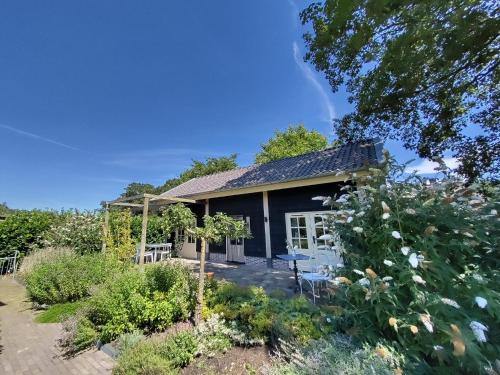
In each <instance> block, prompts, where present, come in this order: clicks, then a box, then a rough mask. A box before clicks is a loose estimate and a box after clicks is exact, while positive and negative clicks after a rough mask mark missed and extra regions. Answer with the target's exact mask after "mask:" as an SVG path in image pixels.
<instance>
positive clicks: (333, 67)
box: [301, 0, 500, 180]
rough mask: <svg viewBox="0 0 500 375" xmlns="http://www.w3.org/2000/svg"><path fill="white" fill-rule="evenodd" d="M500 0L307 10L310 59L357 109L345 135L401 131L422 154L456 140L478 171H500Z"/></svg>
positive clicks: (337, 4) (333, 1)
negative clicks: (341, 88)
mask: <svg viewBox="0 0 500 375" xmlns="http://www.w3.org/2000/svg"><path fill="white" fill-rule="evenodd" d="M499 10H500V7H499V3H498V2H497V1H491V0H444V1H440V0H327V1H324V2H319V3H313V4H311V5H309V6H308V7H307V8H306V9H305V10H304V11H303V12H302V13H301V19H302V22H303V23H304V24H310V25H312V29H311V31H310V32H307V33H305V34H304V39H305V42H306V45H307V47H308V52H307V53H306V56H305V60H306V61H310V62H312V63H313V64H314V65H315V67H316V69H317V70H318V71H321V72H324V73H325V75H326V77H327V79H328V80H329V82H330V85H331V87H332V88H333V90H334V91H337V90H338V89H339V88H340V87H341V86H343V85H346V87H347V90H348V92H349V93H350V96H349V101H350V102H351V103H353V104H354V105H355V111H353V112H352V113H348V114H347V115H345V116H344V117H343V118H341V119H338V120H336V121H335V123H334V126H335V130H336V131H337V134H338V136H339V137H340V138H341V139H342V140H354V139H360V138H365V137H368V136H379V137H382V138H384V139H385V138H393V139H400V140H402V141H403V144H404V146H405V147H406V148H408V149H412V150H416V151H417V152H418V154H419V156H421V157H425V158H435V157H439V156H442V155H443V153H444V152H445V151H446V150H451V151H452V153H453V155H454V156H455V157H457V158H458V159H459V160H460V162H461V165H460V167H459V172H460V173H462V174H464V175H465V176H467V177H468V178H469V179H470V180H473V179H475V178H477V177H479V176H481V175H485V174H490V175H493V176H495V175H496V176H498V173H499V170H500V165H499V156H500V144H499V138H500V137H499V133H500V132H499V130H500V125H499V117H500V116H499V113H500V110H499V102H500V93H499V76H500V70H499V63H500V59H499V52H500V50H499V45H500V40H499V31H500V17H499Z"/></svg>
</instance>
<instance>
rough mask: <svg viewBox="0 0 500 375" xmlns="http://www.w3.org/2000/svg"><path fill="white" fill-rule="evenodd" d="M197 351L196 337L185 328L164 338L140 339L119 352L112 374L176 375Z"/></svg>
mask: <svg viewBox="0 0 500 375" xmlns="http://www.w3.org/2000/svg"><path fill="white" fill-rule="evenodd" d="M197 350H198V345H197V342H196V338H195V336H194V335H193V334H192V333H191V332H189V331H183V332H180V333H178V334H176V335H173V336H169V337H167V338H166V339H164V340H160V339H152V340H143V341H140V342H139V343H138V344H136V345H135V346H133V347H132V348H130V349H128V350H126V351H125V352H123V353H122V354H121V355H120V357H119V359H118V363H117V365H116V367H115V368H114V369H113V374H115V375H136V374H158V375H160V374H176V373H178V371H177V370H178V369H179V368H181V367H184V366H186V365H187V364H188V363H189V362H191V361H192V360H193V358H194V356H195V355H196V352H197Z"/></svg>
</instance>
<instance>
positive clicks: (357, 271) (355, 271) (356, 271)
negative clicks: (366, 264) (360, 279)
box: [352, 269, 365, 276]
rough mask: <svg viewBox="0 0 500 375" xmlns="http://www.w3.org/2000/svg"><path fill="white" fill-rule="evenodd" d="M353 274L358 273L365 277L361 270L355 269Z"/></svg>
mask: <svg viewBox="0 0 500 375" xmlns="http://www.w3.org/2000/svg"><path fill="white" fill-rule="evenodd" d="M352 272H354V273H357V274H358V275H360V276H365V273H364V272H363V271H360V270H357V269H353V270H352Z"/></svg>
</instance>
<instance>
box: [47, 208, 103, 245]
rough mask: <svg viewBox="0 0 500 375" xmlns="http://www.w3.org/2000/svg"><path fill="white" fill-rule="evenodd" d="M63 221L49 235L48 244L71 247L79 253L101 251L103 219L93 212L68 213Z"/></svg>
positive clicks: (53, 227) (54, 226) (52, 228)
mask: <svg viewBox="0 0 500 375" xmlns="http://www.w3.org/2000/svg"><path fill="white" fill-rule="evenodd" d="M63 218H64V219H63V221H62V222H61V223H58V224H57V225H53V226H52V227H51V228H50V230H49V231H48V233H47V243H48V244H49V245H50V246H54V247H69V248H72V249H74V250H75V251H76V252H77V253H80V254H83V253H89V252H96V251H100V250H101V247H102V224H101V217H100V215H97V214H95V213H93V212H78V211H75V212H66V213H65V214H64V215H63Z"/></svg>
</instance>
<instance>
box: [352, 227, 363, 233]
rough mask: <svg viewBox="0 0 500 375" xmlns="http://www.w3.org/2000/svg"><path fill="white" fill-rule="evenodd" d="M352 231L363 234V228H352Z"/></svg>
mask: <svg viewBox="0 0 500 375" xmlns="http://www.w3.org/2000/svg"><path fill="white" fill-rule="evenodd" d="M352 230H353V231H355V232H356V233H363V228H361V227H354V228H352Z"/></svg>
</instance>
